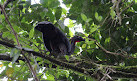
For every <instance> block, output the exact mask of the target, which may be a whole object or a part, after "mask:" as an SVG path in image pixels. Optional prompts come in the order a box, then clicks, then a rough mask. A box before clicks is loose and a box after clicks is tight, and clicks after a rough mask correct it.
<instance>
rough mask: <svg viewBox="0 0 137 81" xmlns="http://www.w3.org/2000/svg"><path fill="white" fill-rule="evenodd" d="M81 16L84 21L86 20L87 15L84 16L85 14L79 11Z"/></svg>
mask: <svg viewBox="0 0 137 81" xmlns="http://www.w3.org/2000/svg"><path fill="white" fill-rule="evenodd" d="M81 18H82V20H84V21H85V22H86V21H87V16H86V15H85V14H83V13H81Z"/></svg>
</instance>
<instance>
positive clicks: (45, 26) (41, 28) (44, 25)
mask: <svg viewBox="0 0 137 81" xmlns="http://www.w3.org/2000/svg"><path fill="white" fill-rule="evenodd" d="M53 28H54V25H53V24H52V23H51V22H48V21H43V22H39V23H38V24H37V25H36V26H35V29H37V30H38V31H40V32H45V30H47V29H48V30H50V29H51V30H52V29H53Z"/></svg>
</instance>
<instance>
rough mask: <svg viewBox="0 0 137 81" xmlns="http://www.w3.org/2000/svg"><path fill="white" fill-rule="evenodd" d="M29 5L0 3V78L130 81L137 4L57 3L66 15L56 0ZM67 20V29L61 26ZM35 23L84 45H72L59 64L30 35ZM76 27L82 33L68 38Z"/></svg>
mask: <svg viewBox="0 0 137 81" xmlns="http://www.w3.org/2000/svg"><path fill="white" fill-rule="evenodd" d="M31 3H32V1H31V0H0V9H1V14H0V44H1V45H0V60H1V62H0V70H1V71H2V70H3V71H2V72H1V75H0V78H4V77H6V78H8V80H9V81H10V80H19V81H25V80H28V79H29V78H33V80H34V79H35V78H36V77H38V79H39V80H53V81H54V80H55V81H57V80H64V81H72V80H74V81H94V80H100V81H104V80H122V81H128V80H135V79H134V78H136V77H137V70H136V69H137V67H136V65H137V60H136V59H137V56H136V55H137V50H136V49H137V13H136V12H137V7H136V5H137V0H63V4H65V6H66V7H67V8H69V10H68V11H67V10H66V9H65V8H63V7H61V6H60V5H61V3H60V1H58V0H40V3H36V4H31ZM2 9H3V10H4V11H5V14H4V12H3V10H2ZM5 15H7V18H6V16H5ZM68 18H69V21H68V22H67V23H68V25H64V23H66V22H65V20H66V19H68ZM8 21H9V23H8ZM40 21H50V22H52V23H53V24H55V25H56V26H57V27H59V29H60V30H62V31H63V32H64V33H66V36H67V37H68V38H70V37H72V36H73V34H74V35H80V36H82V37H83V38H85V42H80V43H77V45H76V50H75V52H74V54H72V55H71V56H65V57H66V60H65V61H64V60H62V59H56V58H54V57H50V56H49V52H48V51H46V49H45V47H44V44H43V40H42V36H41V33H40V32H38V31H37V30H35V29H34V27H35V25H36V24H37V23H38V22H40ZM10 24H11V26H10ZM79 24H81V25H82V29H83V31H84V32H83V33H79V32H78V31H76V30H75V33H73V32H72V31H71V29H75V28H76V27H77V26H78V25H79ZM11 27H13V29H14V30H15V31H13V29H11ZM15 36H17V37H18V38H16V37H15ZM17 40H19V42H17ZM18 43H19V44H20V45H21V48H22V49H21V48H20V46H19V45H18ZM25 58H26V59H25ZM27 60H28V61H27ZM29 64H30V65H29ZM31 67H32V68H31ZM35 73H36V76H34V75H35ZM120 78H127V79H120ZM35 80H36V79H35Z"/></svg>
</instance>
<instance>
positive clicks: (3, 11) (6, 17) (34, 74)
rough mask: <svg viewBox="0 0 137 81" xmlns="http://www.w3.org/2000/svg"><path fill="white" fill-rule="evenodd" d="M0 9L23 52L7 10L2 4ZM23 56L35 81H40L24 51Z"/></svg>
mask: <svg viewBox="0 0 137 81" xmlns="http://www.w3.org/2000/svg"><path fill="white" fill-rule="evenodd" d="M0 9H1V11H2V13H3V14H4V16H5V19H6V21H7V23H8V24H9V26H10V28H11V30H12V32H13V34H14V36H15V38H16V41H17V45H18V47H19V49H20V50H22V47H21V45H20V43H19V40H18V36H17V33H16V32H15V30H14V28H13V26H12V25H11V23H10V21H9V19H8V16H7V14H6V12H5V10H4V8H3V6H2V5H1V4H0ZM22 55H23V56H24V58H25V60H26V61H27V64H28V67H29V68H30V70H31V72H32V74H33V76H34V78H35V80H36V81H39V79H38V78H37V75H36V72H35V71H34V69H33V68H32V66H31V64H30V62H29V60H28V58H27V57H26V56H25V53H24V52H23V51H22Z"/></svg>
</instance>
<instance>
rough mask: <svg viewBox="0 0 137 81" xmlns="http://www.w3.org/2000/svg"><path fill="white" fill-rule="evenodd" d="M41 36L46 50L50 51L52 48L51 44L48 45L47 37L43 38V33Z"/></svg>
mask: <svg viewBox="0 0 137 81" xmlns="http://www.w3.org/2000/svg"><path fill="white" fill-rule="evenodd" d="M42 37H43V41H44V45H45V47H46V48H47V49H48V51H50V52H51V51H52V48H51V46H50V40H49V39H47V38H45V37H44V35H43V36H42Z"/></svg>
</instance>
